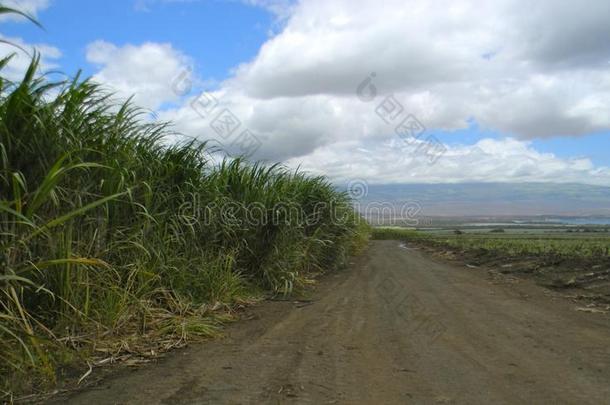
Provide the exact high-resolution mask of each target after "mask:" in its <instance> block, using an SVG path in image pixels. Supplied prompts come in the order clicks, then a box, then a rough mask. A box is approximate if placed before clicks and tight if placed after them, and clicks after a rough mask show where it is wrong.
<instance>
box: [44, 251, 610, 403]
mask: <svg viewBox="0 0 610 405" xmlns="http://www.w3.org/2000/svg"><path fill="white" fill-rule="evenodd" d="M575 306H576V304H575V303H573V302H571V301H570V300H567V299H564V298H558V297H554V296H553V294H551V293H550V292H549V291H547V290H544V289H542V288H541V287H538V286H535V285H533V284H532V283H530V282H529V281H524V280H521V281H519V282H516V281H515V280H510V279H504V280H501V279H500V280H498V279H496V278H492V277H491V276H490V275H489V274H488V273H487V272H486V271H485V270H483V269H470V268H466V267H458V266H454V265H449V264H446V263H441V262H438V261H436V260H433V259H431V258H430V257H428V256H426V255H424V254H422V253H421V252H419V251H418V250H411V249H406V248H404V247H400V246H399V243H398V242H394V241H383V242H373V243H372V245H371V247H370V248H369V251H368V252H367V253H366V254H365V255H364V256H363V257H360V258H358V259H357V260H356V263H354V264H353V265H352V266H350V268H349V269H346V270H344V271H341V272H339V273H335V274H331V275H328V276H326V277H325V278H324V279H323V280H322V281H321V283H320V285H319V287H318V288H317V291H316V292H315V294H314V295H313V302H311V303H310V304H309V305H304V304H300V305H295V304H294V303H291V302H266V303H264V304H262V305H260V306H258V307H257V308H255V309H253V310H252V311H250V312H249V313H250V314H252V315H253V319H251V320H247V321H241V322H237V323H235V324H233V325H231V326H230V327H229V328H228V331H227V337H226V338H224V339H220V340H216V341H212V342H208V343H204V344H200V345H193V346H192V347H190V348H187V349H185V350H182V351H179V352H176V353H173V354H170V355H168V357H167V358H164V359H162V360H160V361H159V362H158V363H156V364H153V365H149V366H147V367H143V368H140V369H137V370H135V371H132V370H123V371H120V372H118V373H116V374H114V375H113V376H112V377H110V378H108V379H106V380H104V381H103V382H102V383H101V384H100V385H99V386H97V387H94V388H89V389H87V390H85V391H82V392H78V393H76V394H74V395H72V396H71V397H68V398H65V397H64V398H57V399H56V400H59V401H65V400H68V402H69V403H74V404H102V403H108V404H116V403H141V404H154V403H165V404H175V403H195V404H208V403H209V404H259V403H264V404H283V403H299V404H300V403H304V404H309V403H311V404H324V403H329V404H331V403H333V404H334V403H341V404H405V403H413V404H428V403H431V404H434V403H458V404H520V403H535V404H543V403H561V404H563V403H569V404H610V318H609V317H608V316H607V315H603V314H589V313H582V312H577V311H575V310H574V308H575Z"/></svg>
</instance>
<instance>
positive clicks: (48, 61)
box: [0, 34, 61, 81]
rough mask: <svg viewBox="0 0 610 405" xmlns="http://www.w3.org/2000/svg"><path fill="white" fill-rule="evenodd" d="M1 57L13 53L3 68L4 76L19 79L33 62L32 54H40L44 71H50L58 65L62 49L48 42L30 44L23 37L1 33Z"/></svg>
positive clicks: (13, 79) (14, 79)
mask: <svg viewBox="0 0 610 405" xmlns="http://www.w3.org/2000/svg"><path fill="white" fill-rule="evenodd" d="M0 40H1V41H5V42H0V58H4V57H6V56H9V55H13V57H12V59H11V60H10V62H9V63H8V65H7V66H5V67H4V69H3V70H2V76H3V77H5V78H7V79H9V80H12V81H18V80H20V79H21V78H23V75H24V74H25V71H26V70H27V68H28V66H29V65H30V63H31V62H32V56H33V55H34V53H35V52H38V53H39V54H40V67H39V69H40V70H41V71H42V72H46V71H49V70H51V69H54V68H56V67H57V66H58V64H57V62H58V59H59V58H60V57H61V51H60V50H59V49H58V48H56V47H54V46H51V45H48V44H30V43H27V42H26V41H24V40H23V39H21V38H17V37H6V36H4V35H2V34H0Z"/></svg>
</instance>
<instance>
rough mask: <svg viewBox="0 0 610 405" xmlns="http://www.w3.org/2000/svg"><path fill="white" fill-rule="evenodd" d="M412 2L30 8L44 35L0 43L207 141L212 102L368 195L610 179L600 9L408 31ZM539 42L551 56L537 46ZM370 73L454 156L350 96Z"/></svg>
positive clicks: (14, 31) (13, 25) (446, 15)
mask: <svg viewBox="0 0 610 405" xmlns="http://www.w3.org/2000/svg"><path fill="white" fill-rule="evenodd" d="M407 3H409V2H407ZM407 3H405V2H400V1H398V0H396V1H394V0H392V1H388V2H387V3H384V4H385V7H380V6H377V5H376V4H377V3H376V2H374V1H362V2H360V3H359V4H358V6H355V5H354V3H352V2H349V1H347V0H329V1H322V0H304V1H302V2H300V3H299V4H296V5H295V4H294V3H291V2H289V1H284V0H244V1H238V0H233V1H222V0H216V1H212V0H209V1H208V0H200V1H198V0H149V1H146V0H136V1H118V0H112V1H87V2H82V1H76V0H23V1H22V2H18V3H17V4H21V5H25V7H26V8H28V7H29V9H30V11H32V12H33V13H34V14H35V15H36V17H37V18H38V20H40V22H41V23H42V24H43V25H44V27H45V30H44V31H43V30H40V29H38V28H37V27H35V26H33V25H32V24H29V23H25V22H23V21H15V20H6V19H5V20H2V21H0V33H2V35H3V36H6V37H11V38H19V39H20V41H21V42H22V43H23V44H25V45H27V46H30V45H35V44H45V46H47V47H48V48H49V49H50V50H49V51H48V52H47V53H48V55H47V58H46V59H45V60H46V63H47V66H48V67H51V68H53V69H58V70H60V71H62V72H65V73H67V74H69V75H72V74H74V73H75V72H76V71H77V70H78V69H82V70H83V71H84V73H85V75H86V76H94V78H95V79H96V80H98V81H101V82H103V84H105V85H107V86H108V87H109V88H111V89H113V90H115V89H116V91H117V94H119V95H124V96H128V95H129V94H130V93H131V94H136V96H137V97H136V101H137V102H139V103H141V104H143V105H144V107H146V108H150V109H152V110H154V111H155V112H156V114H157V115H158V116H159V117H160V118H161V119H169V120H173V121H175V122H176V125H177V129H178V130H179V131H181V132H184V133H186V134H189V135H190V136H196V137H200V138H202V139H205V138H207V137H213V136H215V135H214V134H213V133H211V132H210V129H209V128H210V127H209V123H204V122H202V121H201V120H200V119H199V118H198V116H197V115H195V114H193V111H192V108H191V107H189V106H190V101H192V98H193V97H195V96H197V94H198V92H199V91H201V90H207V91H209V92H210V94H213V95H214V97H217V98H219V99H221V105H223V106H226V107H227V108H229V109H230V111H232V112H233V113H234V114H235V115H236V116H238V117H239V120H240V122H241V124H242V127H247V128H248V129H250V130H252V132H254V133H256V134H257V136H258V138H259V139H260V140H261V144H262V145H263V147H262V148H261V149H260V150H261V152H260V155H259V156H258V157H260V158H264V159H268V160H282V161H285V162H287V164H289V165H303V166H304V167H306V168H311V170H312V171H314V172H320V173H324V174H328V175H330V176H331V177H333V178H337V179H342V180H345V179H349V175H350V174H349V173H353V172H362V173H363V176H365V177H366V176H369V177H370V179H371V182H401V181H405V182H413V181H416V180H421V181H422V182H428V181H430V182H442V181H444V180H443V179H445V180H446V181H448V182H459V181H479V180H480V181H493V180H494V179H498V180H499V181H511V180H515V181H562V179H565V181H577V182H590V183H595V184H605V183H606V182H607V181H608V180H609V179H610V169H608V166H610V137H609V136H610V124H608V121H609V119H608V116H610V114H609V112H610V109H609V108H610V107H608V105H609V104H610V103H608V102H607V101H609V100H610V85H609V83H610V79H609V74H608V66H610V48H608V47H607V46H606V45H604V41H603V37H604V36H607V39H608V40H610V35H607V34H608V33H610V31H607V30H606V31H603V30H605V28H600V27H602V26H603V25H604V24H603V21H607V20H604V18H605V13H606V12H607V11H608V9H609V8H608V7H606V5H605V2H604V1H599V2H593V3H592V7H590V10H584V11H583V10H580V8H577V7H576V3H574V4H573V6H574V7H573V8H570V7H567V6H566V7H567V8H566V7H563V8H562V7H554V6H553V2H551V1H549V2H544V1H543V2H541V4H542V6H541V7H540V10H538V11H540V13H538V14H536V16H534V17H531V16H528V15H527V13H525V12H523V11H515V10H513V9H512V8H511V9H510V10H508V11H507V10H506V9H504V8H503V7H504V5H503V3H502V2H501V1H499V0H498V1H497V2H491V3H490V7H489V9H485V10H480V8H479V7H477V5H476V2H472V1H469V0H459V1H456V2H452V3H448V4H450V6H448V7H447V10H443V9H442V8H438V7H436V8H435V7H429V6H428V5H427V4H426V3H425V2H421V4H420V0H412V1H411V2H410V3H412V4H410V5H409V7H411V6H412V7H415V6H418V7H419V8H417V9H418V10H420V14H419V15H418V17H417V19H413V20H412V21H411V20H410V19H412V18H414V17H413V15H412V14H413V13H410V12H409V10H410V9H409V8H408V7H407V6H406V5H407ZM496 3H497V5H496ZM568 3H570V2H568ZM568 3H566V4H568ZM545 7H546V8H545ZM422 10H423V11H422ZM456 10H457V11H456ZM511 13H512V14H511ZM578 13H582V15H578ZM574 15H576V16H577V17H578V18H577V19H573V18H572V16H574ZM497 16H501V18H502V20H501V21H502V22H503V23H505V24H504V26H503V25H500V26H494V27H493V30H491V29H490V25H488V24H486V23H485V21H486V19H487V20H490V21H491V20H493V21H497V20H494V17H497ZM608 16H610V14H608ZM536 17H539V18H540V22H539V23H537V25H536V24H534V26H533V28H532V26H531V24H530V20H531V19H532V18H534V19H535V18H536ZM579 19H580V20H582V21H583V22H582V24H580V23H579V22H578V20H579ZM443 21H445V22H443ZM447 21H449V22H450V24H449V23H448V22H447ZM575 21H576V22H575ZM460 24H462V25H460ZM579 24H580V25H579ZM445 26H451V27H452V29H451V30H450V29H443V27H445ZM439 27H440V28H439ZM455 27H461V28H460V29H459V30H453V28H455ZM562 27H563V28H562ZM566 27H567V29H564V28H566ZM589 29H590V30H591V32H594V34H591V33H590V32H589V31H588V30H589ZM485 30H489V32H488V34H489V35H488V36H485V35H481V32H486V31H485ZM600 30H601V31H600ZM492 31H493V32H492ZM496 31H497V32H496ZM498 32H499V33H498ZM566 32H569V33H570V35H572V36H573V38H580V39H579V41H581V42H586V41H589V39H590V38H589V37H588V35H596V36H597V37H598V38H597V39H600V41H598V42H599V43H600V44H601V45H599V46H598V48H595V47H594V46H593V47H592V46H589V47H588V48H587V49H586V51H587V54H586V55H584V54H583V52H584V51H583V48H582V47H580V46H578V43H579V42H578V41H570V40H571V39H573V38H572V37H570V38H566V37H565V35H567V34H566ZM531 33H535V35H537V36H538V37H540V38H543V39H544V42H540V43H533V42H532V41H535V39H536V38H538V37H536V36H532V35H534V34H531ZM404 38H409V40H408V41H407V40H405V39H404ZM439 38H440V39H439ZM481 38H483V39H481ZM524 38H525V39H529V40H530V42H528V41H525V40H524ZM532 38H533V39H532ZM589 42H590V41H589ZM447 43H451V44H452V46H451V47H447V46H445V45H446V44H447ZM570 43H575V44H576V45H574V46H572V47H571V48H570ZM146 44H148V47H147V46H146ZM530 45H531V46H530ZM5 52H6V51H5ZM54 52H55V53H61V56H59V57H58V55H57V54H55V55H53V53H54ZM149 55H152V56H151V57H150V58H151V59H150V60H146V59H147V58H148V57H149ZM481 55H485V57H484V58H481ZM44 56H45V52H44V51H43V57H44ZM155 57H158V59H155ZM585 61H586V63H585ZM146 63H150V65H146ZM134 64H137V70H134V71H131V70H130V69H131V68H132V67H134ZM473 64H474V65H473ZM161 65H163V66H161ZM187 67H188V68H189V69H191V70H192V72H193V73H192V77H190V79H192V81H193V82H194V83H196V84H195V86H194V89H193V90H192V91H191V92H189V93H188V94H185V95H180V97H177V96H176V95H175V94H171V92H170V90H169V87H170V84H171V82H172V80H173V78H174V77H175V76H176V75H177V74H178V73H179V72H181V71H183V70H184V69H185V68H187ZM134 69H135V68H134ZM371 71H376V72H377V77H378V78H377V79H376V80H379V82H378V83H376V84H377V86H378V88H379V89H381V90H382V92H383V94H381V95H380V98H379V99H378V100H377V101H375V103H378V102H379V100H381V96H386V95H388V94H392V95H395V96H396V99H397V100H400V102H401V103H402V104H403V107H404V110H405V112H411V113H413V114H415V115H416V116H417V117H418V118H419V119H420V120H421V121H423V122H425V126H426V128H427V133H428V134H433V135H435V136H436V137H437V138H438V139H439V140H441V141H442V142H443V143H444V144H445V145H446V146H447V148H448V152H447V153H446V155H445V158H444V159H443V162H442V163H439V164H437V165H435V166H434V167H433V168H432V167H430V166H429V165H425V164H424V163H423V159H419V158H418V159H411V158H409V153H411V152H409V151H407V150H405V149H404V148H405V147H406V146H405V145H403V144H400V143H398V144H399V146H398V147H396V146H395V145H397V143H396V137H395V135H394V134H393V131H392V130H391V128H390V127H384V126H383V125H382V123H380V122H379V117H377V116H376V115H375V105H377V104H375V105H373V104H371V105H365V104H363V103H362V102H358V100H357V99H356V97H354V96H355V94H354V90H355V88H356V86H357V85H358V83H359V82H360V80H361V79H362V78H364V77H366V75H367V74H368V73H369V72H371ZM470 71H473V72H470ZM147 80H148V81H147ZM388 148H389V149H388ZM397 148H398V149H397ZM362 151H366V153H367V155H361V153H362ZM371 154H372V155H371ZM389 156H393V158H389ZM473 159H475V160H476V159H478V161H477V162H478V163H480V164H479V165H477V162H475V163H472V162H471V161H472V160H473ZM388 161H391V162H388ZM359 162H360V163H359ZM494 162H495V163H494ZM587 162H588V163H587ZM479 167H481V169H479ZM400 172H403V173H406V172H409V173H410V174H409V175H405V176H404V177H400V176H397V175H395V174H394V173H400ZM415 174H417V175H415ZM511 176H512V177H511ZM591 176H593V177H591ZM589 179H592V180H589ZM609 185H610V183H609Z"/></svg>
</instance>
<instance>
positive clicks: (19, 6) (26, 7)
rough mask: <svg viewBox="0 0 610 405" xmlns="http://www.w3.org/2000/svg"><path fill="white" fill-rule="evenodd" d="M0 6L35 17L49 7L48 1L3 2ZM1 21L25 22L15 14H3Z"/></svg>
mask: <svg viewBox="0 0 610 405" xmlns="http://www.w3.org/2000/svg"><path fill="white" fill-rule="evenodd" d="M2 5H3V6H5V7H10V8H12V9H15V10H18V11H21V12H22V13H25V14H27V15H29V16H32V17H36V16H37V14H38V12H39V11H41V10H44V9H46V8H47V7H49V0H4V1H3V2H2ZM2 20H16V21H26V19H25V18H24V17H21V16H18V15H15V14H4V15H2V16H0V21H2Z"/></svg>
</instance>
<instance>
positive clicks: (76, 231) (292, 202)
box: [0, 58, 367, 391]
mask: <svg viewBox="0 0 610 405" xmlns="http://www.w3.org/2000/svg"><path fill="white" fill-rule="evenodd" d="M6 62H7V60H3V61H2V62H0V68H1V67H2V66H4V65H5V64H6ZM37 67H38V59H37V58H35V59H34V61H33V62H32V64H31V66H30V68H29V69H28V71H27V73H26V74H25V77H24V78H23V80H22V81H20V82H18V83H12V82H9V81H8V80H5V79H2V78H0V378H1V381H2V383H0V388H1V389H3V390H5V391H7V390H10V389H11V388H15V382H16V381H23V380H26V381H32V380H33V379H34V380H37V381H39V382H41V383H49V382H50V383H53V381H54V380H55V379H56V373H57V370H58V367H59V366H60V365H62V364H65V363H66V362H67V361H68V360H70V359H74V358H75V357H76V358H80V356H88V355H90V354H91V351H92V350H93V347H95V349H96V350H100V345H101V344H100V342H103V341H105V340H112V339H114V338H116V337H120V336H126V335H129V336H133V335H138V336H151V335H155V334H157V335H156V336H158V337H159V336H163V339H165V338H167V337H168V336H169V337H175V338H178V339H185V338H187V337H188V335H192V334H201V335H211V334H214V331H215V330H216V327H215V325H216V321H215V319H217V318H215V317H214V316H213V312H214V310H215V308H218V307H222V306H223V305H231V304H233V303H236V302H240V301H243V300H246V299H248V298H249V297H250V296H251V295H252V294H253V291H268V292H270V293H272V294H288V293H290V292H291V291H293V290H295V289H298V288H300V287H301V286H302V285H304V284H305V283H306V282H307V280H308V278H309V277H311V276H312V275H314V274H317V273H320V272H323V271H327V270H329V269H332V268H334V267H337V266H340V265H342V264H343V263H344V262H345V260H346V257H347V256H348V255H349V254H351V253H352V252H354V251H355V250H356V249H358V248H361V247H362V246H363V245H364V244H365V243H366V233H367V226H366V224H364V221H362V220H361V218H360V217H359V216H358V215H357V214H356V213H354V211H353V209H352V204H351V202H350V201H349V198H348V197H347V196H346V194H345V193H341V192H338V191H337V190H336V189H335V187H334V186H333V185H332V184H331V183H330V182H329V181H327V180H326V179H325V178H323V177H309V176H307V175H305V174H303V173H300V172H294V171H289V170H288V169H285V168H283V167H280V166H265V165H262V164H249V163H247V162H245V161H243V160H241V159H234V160H226V161H224V162H223V163H221V164H220V165H216V164H212V163H211V162H210V159H209V149H208V148H207V147H206V146H205V144H197V143H195V142H189V143H181V144H171V145H169V146H168V143H167V142H166V141H165V137H166V136H168V135H171V131H170V130H169V128H168V126H167V125H166V124H151V123H145V121H144V120H143V119H142V118H141V117H140V114H141V112H140V111H139V110H138V109H135V108H133V107H131V106H130V105H129V104H124V105H118V106H117V105H115V104H113V102H112V100H111V98H110V96H109V95H108V94H106V93H105V92H103V91H102V90H101V89H100V88H99V87H98V86H97V85H95V84H93V83H91V82H90V81H87V80H84V81H83V80H79V79H78V78H77V79H75V80H73V81H69V82H59V83H49V81H48V80H43V79H41V78H37V77H36V70H37ZM0 73H1V70H0ZM291 207H292V208H294V207H297V209H296V211H292V208H291ZM295 212H296V216H297V218H295V217H294V215H293V214H294V213H295ZM159 339H161V337H159ZM81 364H84V361H82V360H81ZM9 376H11V378H9ZM24 376H28V378H25V379H24V378H23V377H24ZM30 388H31V387H30Z"/></svg>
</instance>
